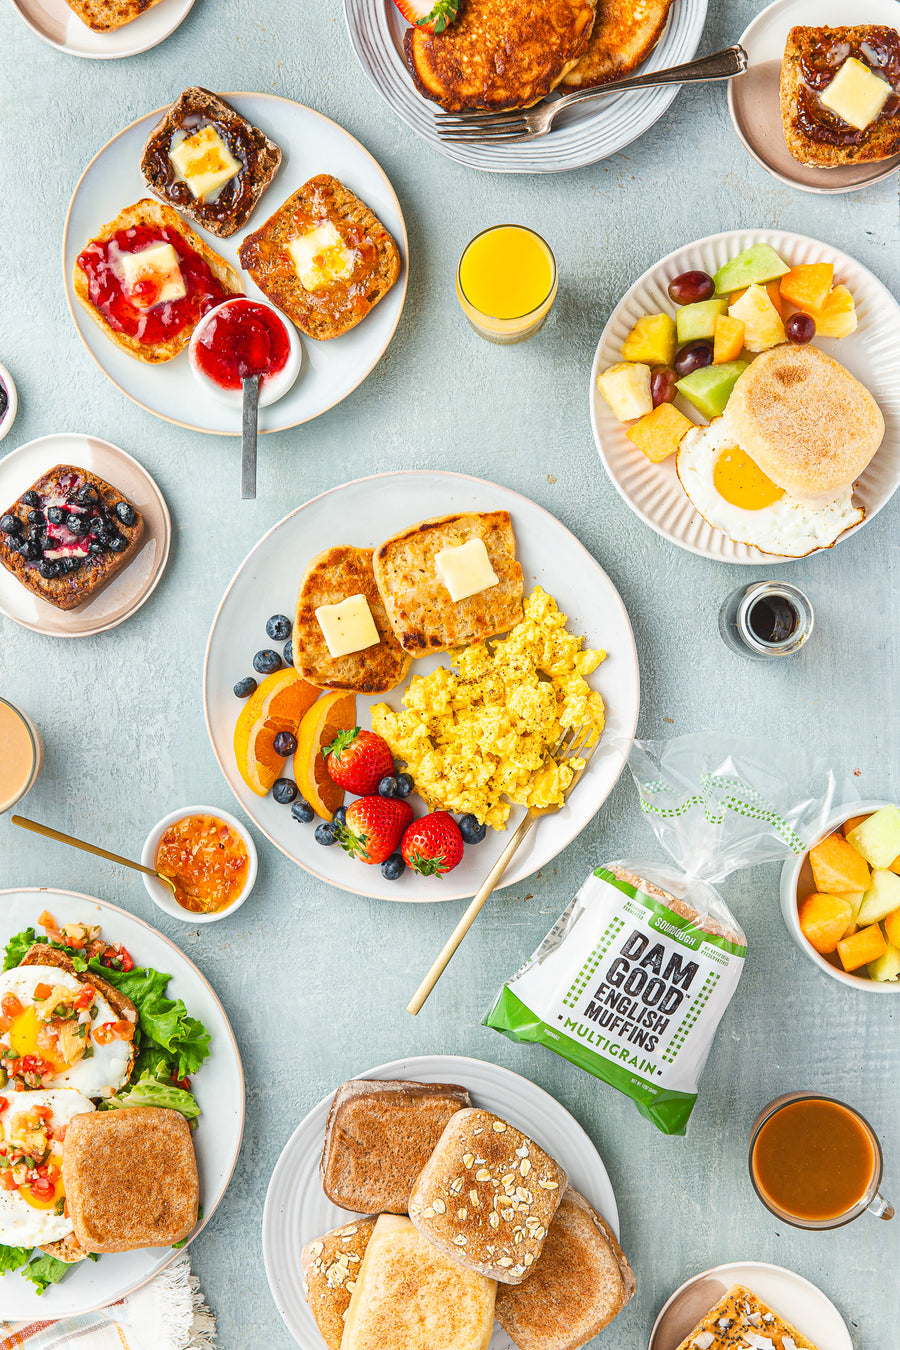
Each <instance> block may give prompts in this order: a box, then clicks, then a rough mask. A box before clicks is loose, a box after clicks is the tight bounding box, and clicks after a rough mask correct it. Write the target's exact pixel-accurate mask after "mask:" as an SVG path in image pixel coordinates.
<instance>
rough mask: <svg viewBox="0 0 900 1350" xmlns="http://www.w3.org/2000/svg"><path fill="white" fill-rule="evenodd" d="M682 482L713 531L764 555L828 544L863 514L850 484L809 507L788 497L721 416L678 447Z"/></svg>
mask: <svg viewBox="0 0 900 1350" xmlns="http://www.w3.org/2000/svg"><path fill="white" fill-rule="evenodd" d="M676 468H677V470H678V477H679V479H680V480H681V486H682V487H683V488H684V490H685V492H686V493H687V495H688V497H690V499H691V501H692V502H693V504H694V506H695V507H696V508H697V510H698V511H699V512H700V514H701V516H703V518H704V520H706V521H708V523H709V524H710V525H712V526H713V527H714V528H715V529H717V530H721V531H722V532H723V533H724V534H726V535H728V537H729V539H733V540H734V541H735V543H738V544H749V545H751V546H752V547H754V548H758V549H760V550H761V551H762V552H763V553H776V554H780V555H781V556H782V557H787V558H803V557H805V556H806V554H807V553H812V552H813V551H814V550H815V549H817V548H830V547H831V545H832V544H833V543H834V542H835V540H836V539H837V538H838V536H839V535H841V534H843V532H844V530H848V529H850V527H851V526H852V525H856V524H858V522H859V521H861V520H862V519H863V517H864V515H865V512H864V511H862V510H861V509H859V508H858V507H855V506H854V505H853V502H852V495H853V488H852V486H850V487H847V488H845V489H844V490H843V491H842V492H841V493H840V494H839V495H838V496H837V498H836V499H835V500H834V501H833V502H829V503H828V504H827V505H825V506H811V505H810V504H809V503H808V502H801V501H799V500H798V499H797V498H796V497H792V496H791V495H790V494H789V493H787V492H785V491H784V490H783V489H782V488H780V487H778V486H777V484H775V483H773V482H772V480H771V478H769V477H768V476H767V475H766V474H764V473H763V471H762V469H761V468H760V467H759V465H758V464H756V463H755V461H754V460H752V459H751V458H750V456H749V455H748V454H747V453H746V452H745V451H744V450H742V449H741V447H740V446H739V445H737V444H736V442H735V438H734V435H733V434H732V433H731V431H730V429H729V427H728V424H727V415H726V417H717V418H715V419H714V420H713V421H712V422H710V424H709V426H706V427H695V428H694V429H693V431H689V432H688V433H687V435H686V436H685V437H684V439H683V440H682V442H681V444H680V446H679V447H678V453H677V456H676Z"/></svg>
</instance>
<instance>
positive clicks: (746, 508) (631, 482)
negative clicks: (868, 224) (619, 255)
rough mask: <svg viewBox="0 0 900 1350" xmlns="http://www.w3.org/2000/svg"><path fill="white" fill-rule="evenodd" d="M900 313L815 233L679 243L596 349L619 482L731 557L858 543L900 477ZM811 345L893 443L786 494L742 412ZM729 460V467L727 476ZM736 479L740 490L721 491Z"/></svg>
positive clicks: (713, 554) (693, 540)
mask: <svg viewBox="0 0 900 1350" xmlns="http://www.w3.org/2000/svg"><path fill="white" fill-rule="evenodd" d="M898 319H900V307H898V305H897V302H896V301H895V300H894V298H893V297H892V296H891V295H890V293H889V292H888V291H887V289H886V288H885V287H884V286H883V285H882V283H881V282H880V281H878V279H877V278H876V277H875V276H873V274H872V273H871V272H869V271H868V269H867V268H865V267H863V266H862V264H860V263H859V262H857V261H856V260H855V259H853V258H851V257H850V256H849V255H847V254H845V253H842V252H840V251H839V250H838V249H835V248H832V247H831V245H829V244H825V243H822V242H820V241H819V240H816V239H811V238H808V237H807V236H805V235H799V234H790V233H786V232H784V231H781V230H733V231H728V232H725V233H723V234H717V235H712V236H710V237H709V238H708V239H701V240H698V241H697V242H695V243H692V244H688V245H686V246H685V247H684V248H681V249H678V250H677V251H676V252H674V253H671V254H669V255H668V256H667V257H665V258H663V259H662V260H661V261H660V262H658V263H656V264H655V265H654V266H653V267H651V268H650V269H649V270H648V271H647V272H645V273H644V275H643V276H641V277H639V278H638V280H637V281H636V282H635V283H634V285H632V286H631V287H630V289H629V290H628V291H627V292H626V293H625V295H624V296H623V297H622V299H621V300H620V302H619V304H618V305H617V306H616V308H615V309H614V310H613V312H612V314H611V315H610V318H609V321H608V322H607V324H606V327H605V328H604V330H603V333H602V335H601V338H600V341H599V343H598V346H597V351H596V354H595V357H594V364H593V369H592V371H591V384H590V410H591V423H592V427H593V432H594V439H595V441H596V444H597V449H598V451H599V454H600V458H601V460H602V461H603V464H604V467H605V469H606V471H607V473H608V474H609V476H610V478H611V479H612V482H613V485H614V486H615V488H616V489H617V491H618V492H619V493H620V495H621V496H622V497H623V498H624V500H625V501H626V502H627V503H628V505H629V506H630V507H631V509H632V510H633V511H634V512H635V513H636V514H637V515H638V516H640V518H641V519H642V520H643V521H644V522H645V523H646V524H647V525H649V526H650V527H651V529H653V530H655V531H656V532H657V534H660V535H662V536H663V538H665V539H668V540H670V541H671V542H672V543H674V544H677V545H678V546H679V547H681V548H685V549H688V550H689V551H690V552H692V553H698V554H700V555H701V556H703V557H708V558H713V559H716V560H717V561H720V562H733V563H741V564H748V565H759V564H761V563H766V562H770V561H771V560H772V557H773V555H777V556H778V557H781V558H784V559H787V558H790V557H801V556H806V555H808V554H809V553H811V552H816V551H818V550H819V549H820V548H822V547H830V546H831V545H833V544H834V543H836V542H843V541H845V540H846V539H848V538H849V537H850V536H851V535H852V534H855V533H856V531H857V530H858V529H861V528H862V526H863V525H864V524H865V523H866V521H867V520H870V519H871V518H872V516H874V515H875V514H876V513H877V512H878V511H879V510H880V509H881V508H882V506H884V504H885V503H886V502H887V501H888V500H889V498H890V497H891V495H892V494H893V492H894V491H895V490H896V488H897V486H898V483H900V421H898V416H900V369H898V366H897V362H896V356H895V335H896V332H897V325H898ZM804 350H805V351H807V352H808V353H811V355H812V356H816V358H817V359H820V358H819V357H818V353H822V354H824V355H825V356H826V357H828V358H831V363H823V364H832V363H834V362H836V363H839V365H840V366H841V367H842V368H843V369H842V371H841V377H842V378H844V379H848V380H849V382H851V383H852V384H854V385H855V387H856V389H857V390H858V391H860V396H861V397H868V396H871V398H870V399H869V402H870V404H871V399H874V403H875V405H877V408H876V409H875V412H874V416H875V417H876V418H879V417H883V421H884V435H883V439H882V440H881V443H880V446H879V448H878V449H877V451H876V452H875V454H874V456H873V457H872V458H871V459H870V461H869V462H868V464H867V465H866V467H865V468H864V470H863V471H862V472H861V473H860V474H859V476H858V477H856V478H854V481H853V482H852V483H848V484H846V486H845V489H843V490H842V491H843V495H842V496H841V497H840V499H836V500H835V501H830V500H827V494H825V497H822V496H821V495H820V496H819V497H818V499H817V500H815V501H811V502H809V501H806V500H797V499H795V497H794V496H793V495H792V494H791V493H790V492H787V493H785V492H784V490H783V488H782V487H781V486H779V485H778V484H777V483H773V482H772V481H770V479H769V478H768V477H767V475H766V474H765V473H764V471H763V470H762V469H761V468H760V467H759V466H758V465H757V464H756V463H755V462H754V461H753V459H752V457H750V456H749V454H745V453H744V449H743V447H739V446H738V445H737V438H736V437H735V435H734V434H733V432H732V430H731V428H730V424H729V413H728V407H729V402H730V400H731V398H732V395H733V393H734V390H735V389H736V388H737V389H738V391H739V394H740V389H741V385H740V380H741V377H742V376H743V375H744V373H745V372H747V371H750V370H751V367H752V366H753V364H754V363H755V362H756V361H757V360H759V359H760V358H761V359H762V361H763V363H768V362H772V361H774V360H777V359H778V358H779V354H780V355H781V356H785V357H786V354H788V353H790V352H793V353H795V354H796V353H798V352H800V351H804ZM773 354H774V355H773ZM758 369H761V367H760V368H758ZM748 378H749V376H748ZM867 391H868V392H867ZM734 406H735V405H732V407H733V408H734ZM698 428H699V429H700V430H699V431H698V430H697V429H698ZM698 461H699V467H698ZM720 461H721V463H723V464H725V463H726V462H727V463H728V470H729V471H728V473H726V474H723V475H720V474H719V473H717V472H716V468H717V465H718V464H719V463H720ZM729 478H730V480H731V483H732V485H734V486H736V489H737V493H736V496H735V495H733V494H732V492H731V491H730V490H729V488H728V487H727V486H726V487H725V489H724V491H723V489H722V482H723V479H724V480H727V479H729ZM748 493H749V495H748Z"/></svg>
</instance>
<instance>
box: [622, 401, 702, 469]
mask: <svg viewBox="0 0 900 1350" xmlns="http://www.w3.org/2000/svg"><path fill="white" fill-rule="evenodd" d="M693 425H694V424H693V422H692V421H691V419H690V418H689V417H685V415H684V413H683V412H679V411H678V409H677V408H676V407H675V405H674V404H672V403H660V405H659V407H657V408H654V409H653V411H652V412H649V413H647V415H646V417H642V418H641V419H640V421H639V422H635V424H634V426H631V427H629V428H628V430H627V431H626V432H625V435H626V436H627V437H628V439H629V440H630V441H633V443H634V444H635V445H636V446H637V448H638V449H639V450H642V451H643V452H644V454H645V455H646V456H647V458H648V459H649V460H650V461H651V462H652V463H653V464H659V462H660V460H663V459H667V458H668V456H669V455H672V454H674V453H675V451H676V450H677V449H678V447H679V445H680V444H681V440H682V437H683V436H685V435H686V434H687V432H689V431H690V430H691V429H692V428H693Z"/></svg>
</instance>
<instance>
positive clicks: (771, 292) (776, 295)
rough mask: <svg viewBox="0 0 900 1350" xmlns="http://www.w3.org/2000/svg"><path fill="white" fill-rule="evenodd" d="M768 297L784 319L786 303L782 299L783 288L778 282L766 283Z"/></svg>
mask: <svg viewBox="0 0 900 1350" xmlns="http://www.w3.org/2000/svg"><path fill="white" fill-rule="evenodd" d="M766 295H767V296H768V297H769V299H770V300H771V301H772V304H773V305H774V306H775V308H776V309H777V310H778V313H779V315H780V317H781V318H782V319H783V318H784V301H783V300H782V298H781V287H780V286H779V284H778V282H777V281H767V282H766Z"/></svg>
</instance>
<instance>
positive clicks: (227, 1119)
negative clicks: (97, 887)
mask: <svg viewBox="0 0 900 1350" xmlns="http://www.w3.org/2000/svg"><path fill="white" fill-rule="evenodd" d="M45 909H47V910H49V911H50V913H51V914H52V915H53V917H54V919H55V920H56V922H57V923H59V924H65V923H95V924H96V923H99V924H100V925H101V926H102V930H103V937H105V938H106V939H107V941H109V942H122V943H124V945H125V946H126V947H127V948H128V950H129V952H130V953H131V955H132V957H133V958H134V962H135V965H141V966H151V967H152V968H153V969H154V970H161V971H168V972H169V973H170V974H171V976H172V978H171V980H170V981H169V985H168V989H167V991H166V992H167V994H168V995H169V997H170V998H180V999H182V1000H183V1001H184V1004H185V1007H186V1008H187V1010H188V1012H189V1013H190V1014H191V1016H192V1017H198V1018H199V1019H200V1021H201V1022H202V1023H203V1025H204V1026H205V1027H206V1029H207V1031H208V1032H209V1034H210V1038H211V1039H210V1055H209V1059H207V1060H206V1061H205V1063H204V1064H203V1066H202V1068H201V1069H200V1070H199V1071H198V1072H197V1074H196V1076H195V1077H194V1078H193V1079H192V1080H191V1089H192V1091H193V1093H194V1096H195V1097H196V1098H197V1101H198V1103H199V1105H200V1110H201V1112H202V1114H201V1116H200V1120H199V1124H198V1126H197V1129H196V1130H195V1131H194V1133H193V1140H194V1148H195V1150H196V1153H197V1166H198V1169H199V1172H200V1204H201V1206H202V1207H203V1218H202V1220H201V1221H200V1223H199V1224H198V1226H197V1227H196V1228H195V1229H194V1231H193V1233H192V1234H191V1237H190V1239H189V1241H193V1239H194V1238H195V1237H196V1236H197V1234H198V1233H199V1232H200V1231H201V1230H202V1229H203V1228H204V1227H205V1226H206V1224H208V1223H209V1221H210V1219H211V1218H212V1216H213V1214H214V1213H215V1210H216V1207H217V1205H218V1204H219V1201H220V1200H221V1199H222V1196H223V1195H224V1194H225V1189H226V1187H227V1185H228V1182H229V1180H230V1178H231V1173H232V1171H233V1170H234V1165H235V1163H236V1161H237V1156H238V1151H239V1149H240V1146H241V1135H242V1133H243V1129H244V1075H243V1071H242V1069H241V1059H240V1055H239V1054H238V1048H237V1044H236V1043H235V1039H234V1033H233V1032H232V1030H231V1027H230V1026H229V1024H228V1018H227V1017H226V1016H225V1010H224V1008H223V1007H222V1005H221V1003H220V1002H219V1000H218V999H217V998H216V995H215V993H214V992H213V990H212V987H211V986H210V985H209V984H208V982H207V981H206V979H205V978H204V976H203V975H202V974H201V973H200V971H199V970H198V969H197V967H196V966H195V965H194V964H193V962H192V961H189V960H188V958H187V957H186V956H185V955H184V954H183V952H181V951H180V950H179V949H178V947H176V946H175V944H174V942H170V941H169V939H168V938H165V937H163V935H162V933H158V932H157V931H156V929H155V928H151V927H150V925H149V924H146V923H144V922H143V920H142V919H137V918H135V916H134V915H133V914H128V913H127V912H126V911H125V910H124V909H119V908H118V907H117V906H116V905H108V904H107V903H106V902H105V901H103V900H95V899H93V898H92V897H91V896H88V895H78V894H77V893H76V892H74V891H57V890H51V889H45V888H43V887H40V888H39V887H32V888H26V889H22V890H9V891H0V915H2V917H0V950H2V948H3V947H5V946H6V943H7V942H8V941H9V939H10V938H11V937H12V936H13V935H14V934H16V933H19V932H21V931H22V929H23V928H35V929H36V930H37V931H38V933H40V931H41V930H40V928H39V925H38V915H39V914H40V913H41V912H42V911H43V910H45ZM0 964H2V958H0ZM176 1255H177V1253H176V1252H174V1251H173V1250H172V1249H171V1248H162V1249H161V1248H158V1247H157V1248H144V1249H142V1250H141V1251H134V1252H118V1253H116V1254H115V1255H106V1256H101V1257H100V1259H99V1260H98V1261H82V1262H80V1263H79V1264H78V1265H77V1266H74V1267H73V1268H72V1270H71V1271H69V1273H68V1274H67V1275H66V1276H65V1278H64V1279H63V1280H61V1281H60V1283H59V1284H54V1285H51V1287H50V1288H49V1289H48V1290H47V1291H46V1293H44V1294H42V1295H40V1297H39V1296H38V1295H37V1293H36V1292H35V1289H34V1286H33V1285H32V1284H29V1282H28V1281H27V1280H24V1279H23V1278H22V1277H21V1275H20V1274H19V1273H18V1272H17V1271H12V1272H11V1273H10V1274H8V1275H3V1276H0V1314H2V1316H3V1317H5V1318H8V1319H9V1320H10V1321H13V1322H15V1321H18V1320H20V1319H22V1320H24V1319H28V1320H37V1319H40V1320H41V1321H44V1320H51V1319H53V1318H56V1317H69V1316H72V1315H74V1314H76V1313H84V1312H90V1311H92V1310H93V1309H94V1308H105V1307H106V1306H107V1304H109V1303H115V1302H116V1301H117V1300H118V1299H120V1298H125V1297H126V1296H127V1295H128V1294H130V1293H132V1291H133V1290H135V1289H137V1288H138V1287H139V1286H140V1285H142V1284H144V1283H145V1282H146V1281H147V1280H150V1279H152V1278H153V1276H154V1275H158V1274H159V1272H160V1271H161V1270H162V1269H163V1268H164V1267H165V1266H167V1265H168V1264H169V1262H170V1261H172V1260H173V1259H174V1257H175V1256H176Z"/></svg>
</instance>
